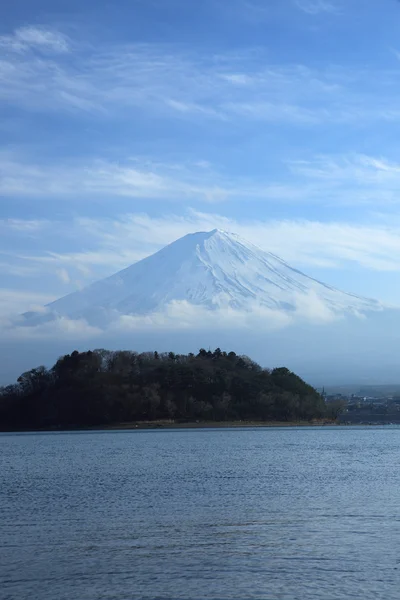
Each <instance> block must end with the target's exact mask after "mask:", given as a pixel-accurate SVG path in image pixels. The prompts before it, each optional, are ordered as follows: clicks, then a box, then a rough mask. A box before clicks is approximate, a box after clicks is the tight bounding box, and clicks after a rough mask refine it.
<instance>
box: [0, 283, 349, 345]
mask: <svg viewBox="0 0 400 600" xmlns="http://www.w3.org/2000/svg"><path fill="white" fill-rule="evenodd" d="M296 306H297V308H296V310H294V311H293V312H291V313H288V312H286V311H284V310H279V309H270V308H266V307H264V306H261V305H259V304H257V303H254V304H253V305H252V306H250V307H249V310H248V311H240V310H236V309H233V308H231V307H229V306H224V307H223V308H219V309H216V310H209V309H207V308H204V307H201V306H196V305H193V304H191V303H189V302H187V301H173V302H170V303H169V304H168V305H166V306H165V308H164V309H163V310H161V311H157V312H153V313H150V314H148V315H120V314H118V313H116V314H113V315H110V318H109V320H107V321H104V322H102V323H101V324H100V323H98V324H90V323H88V322H87V321H85V320H84V319H77V320H73V319H69V318H66V317H59V318H56V319H52V320H46V316H45V313H44V320H43V322H42V323H36V324H35V325H29V324H26V323H23V321H22V319H21V318H20V317H18V316H16V317H15V316H14V317H13V316H11V317H10V316H9V315H8V316H7V315H5V316H3V317H2V318H1V315H0V332H1V334H2V337H3V338H7V339H18V340H22V339H27V340H28V339H58V340H60V339H61V340H63V339H77V340H79V339H91V338H93V337H98V336H100V335H102V334H106V335H108V336H109V335H113V336H115V335H117V336H121V335H126V334H129V332H133V331H136V332H151V333H153V334H154V333H156V332H160V333H161V332H179V331H190V332H193V333H195V332H196V331H203V332H204V331H206V330H209V331H213V332H216V331H219V332H224V331H228V332H230V331H232V330H233V329H234V330H235V331H248V332H252V331H258V332H260V331H265V332H268V331H276V330H280V329H283V328H286V327H289V326H292V325H298V324H301V323H310V324H315V325H325V324H328V323H331V322H332V321H337V320H338V319H340V318H342V317H343V315H340V314H337V313H334V312H332V311H331V310H329V309H328V308H327V307H326V306H325V305H324V304H323V302H322V301H321V300H319V299H318V298H317V297H316V296H314V295H313V294H312V293H311V294H309V295H304V294H299V295H298V298H296Z"/></svg>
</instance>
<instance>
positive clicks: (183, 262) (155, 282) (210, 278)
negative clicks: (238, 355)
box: [31, 230, 380, 322]
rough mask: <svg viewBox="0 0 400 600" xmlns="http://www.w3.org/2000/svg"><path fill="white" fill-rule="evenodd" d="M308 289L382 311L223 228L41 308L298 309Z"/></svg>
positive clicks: (75, 311) (85, 312)
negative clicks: (176, 305) (181, 304)
mask: <svg viewBox="0 0 400 600" xmlns="http://www.w3.org/2000/svg"><path fill="white" fill-rule="evenodd" d="M310 295H311V296H312V297H313V298H317V299H318V302H320V303H322V304H323V305H324V306H325V307H326V308H327V309H328V310H330V311H334V312H345V313H353V314H355V313H359V312H365V311H370V310H379V309H380V304H379V303H378V302H376V301H374V300H369V299H365V298H359V297H357V296H355V295H352V294H347V293H344V292H341V291H339V290H336V289H334V288H332V287H330V286H328V285H325V284H323V283H321V282H319V281H316V280H315V279H312V278H310V277H307V275H305V274H303V273H301V272H300V271H298V270H296V269H293V268H291V267H290V266H289V265H288V264H287V263H285V262H284V261H283V260H281V259H280V258H278V257H277V256H275V255H273V254H270V253H268V252H264V251H262V250H260V249H259V248H257V247H256V246H254V245H253V244H251V243H250V242H247V241H245V240H243V239H241V238H240V237H239V236H237V235H235V234H231V233H226V232H224V231H220V230H214V231H211V232H207V233H194V234H189V235H186V236H185V237H183V238H181V239H179V240H177V241H176V242H174V243H172V244H170V245H169V246H166V247H165V248H163V249H162V250H160V251H159V252H157V253H156V254H153V255H152V256H149V257H147V258H145V259H144V260H141V261H139V262H138V263H136V264H134V265H132V266H130V267H128V268H127V269H124V270H123V271H120V272H119V273H116V274H115V275H112V276H111V277H108V278H107V279H104V280H101V281H98V282H96V283H94V284H92V285H90V286H88V287H87V288H85V289H83V290H81V291H77V292H74V293H72V294H69V295H68V296H65V297H64V298H61V299H60V300H57V301H55V302H52V303H51V304H49V305H48V306H47V307H46V308H47V319H48V318H54V317H57V316H65V317H68V318H71V319H77V318H85V319H87V320H89V321H92V322H93V320H96V319H97V318H100V317H101V315H103V316H104V315H105V314H107V313H114V314H115V313H116V314H138V315H146V314H149V313H153V312H157V311H162V310H164V309H165V307H166V306H167V305H168V304H169V303H171V302H173V301H187V302H189V303H191V304H194V305H198V306H202V307H203V308H207V309H210V310H214V309H217V308H223V307H231V308H234V309H237V310H243V311H247V310H251V309H252V308H253V307H254V306H255V305H261V306H263V307H268V308H271V309H279V310H283V311H289V312H290V311H294V310H296V307H297V306H298V303H299V299H300V301H305V302H306V301H307V298H308V297H309V296H310ZM31 318H32V316H31Z"/></svg>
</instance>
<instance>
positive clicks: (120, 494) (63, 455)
mask: <svg viewBox="0 0 400 600" xmlns="http://www.w3.org/2000/svg"><path fill="white" fill-rule="evenodd" d="M399 589H400V428H398V427H376V428H375V427H374V428H373V427H366V428H351V427H343V428H341V427H337V428H293V429H291V428H290V429H280V428H279V429H208V430H206V429H196V430H159V431H132V432H130V431H123V432H114V431H112V432H111V431H109V432H74V433H21V434H1V435H0V598H1V599H2V600H25V599H30V600H32V599H36V598H38V599H40V600H54V599H56V598H57V600H67V599H68V600H100V599H107V600H131V599H146V600H155V599H160V600H161V599H162V600H167V599H178V598H179V599H180V598H182V599H185V600H200V599H213V600H214V599H215V600H217V599H218V600H225V599H227V600H228V599H239V598H240V599H243V600H245V599H249V598H257V599H274V600H275V599H276V600H278V599H279V600H286V599H287V600H297V599H298V600H310V599H318V600H330V599H332V600H333V599H338V598H340V599H346V600H349V599H351V598H357V600H360V599H362V600H368V599H371V600H372V599H374V600H377V599H382V600H383V599H384V600H390V599H396V600H397V599H398V598H399V593H400V592H399Z"/></svg>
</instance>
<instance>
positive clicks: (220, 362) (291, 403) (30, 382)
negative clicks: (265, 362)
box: [0, 348, 325, 429]
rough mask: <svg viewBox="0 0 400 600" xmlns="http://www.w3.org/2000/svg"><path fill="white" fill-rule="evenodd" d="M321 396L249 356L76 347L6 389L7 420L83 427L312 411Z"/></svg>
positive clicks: (2, 419) (3, 421) (3, 410)
mask: <svg viewBox="0 0 400 600" xmlns="http://www.w3.org/2000/svg"><path fill="white" fill-rule="evenodd" d="M324 411H325V405H324V402H323V400H322V398H321V396H320V395H319V394H318V393H317V392H316V391H315V390H314V389H313V388H312V387H311V386H309V385H307V384H306V383H305V382H304V381H303V380H302V379H300V377H298V376H297V375H295V374H294V373H292V372H291V371H289V370H288V369H284V368H280V369H274V370H273V371H270V370H267V369H262V368H261V367H260V366H259V365H258V364H256V363H255V362H253V361H252V360H251V359H250V358H248V357H247V356H237V355H236V354H235V353H234V352H229V353H226V352H223V351H222V350H221V349H220V348H217V349H216V350H215V352H211V351H210V350H204V349H201V350H200V351H199V353H198V354H197V356H195V355H194V354H189V355H179V354H175V353H174V352H169V353H164V354H162V353H158V352H147V353H142V354H138V353H136V352H127V351H118V352H110V351H108V350H95V351H94V352H91V351H89V352H81V353H79V352H76V351H75V352H73V353H72V354H70V355H66V356H64V357H62V358H60V359H59V360H58V361H57V363H56V364H55V365H54V367H53V368H52V369H50V370H47V369H46V368H45V367H39V368H36V369H32V371H29V372H27V373H24V374H23V375H21V377H19V379H18V382H17V384H16V385H12V386H8V387H6V388H2V389H0V427H2V428H3V429H7V428H36V427H60V428H65V427H75V426H76V427H82V426H90V425H93V426H96V425H107V424H112V423H119V422H128V421H144V420H146V421H153V420H157V419H175V420H179V421H191V420H192V421H194V420H200V421H224V420H232V421H233V420H256V421H261V420H279V421H282V420H284V421H289V420H298V419H302V420H304V419H306V420H308V419H312V418H318V417H321V416H323V414H324Z"/></svg>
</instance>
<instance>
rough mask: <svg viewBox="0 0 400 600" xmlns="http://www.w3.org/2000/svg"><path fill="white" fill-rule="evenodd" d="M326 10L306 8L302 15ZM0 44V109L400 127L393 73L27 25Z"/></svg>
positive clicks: (296, 123)
mask: <svg viewBox="0 0 400 600" xmlns="http://www.w3.org/2000/svg"><path fill="white" fill-rule="evenodd" d="M304 1H305V0H304ZM329 6H333V5H331V4H330V3H327V2H320V3H310V4H308V3H307V4H304V7H308V11H311V8H310V7H314V9H313V10H314V11H316V10H317V8H318V7H319V8H318V10H325V11H327V10H328V7H329ZM324 7H325V8H324ZM0 44H3V46H6V47H7V48H8V49H10V50H11V51H10V52H8V53H7V54H5V55H4V57H3V58H2V60H1V61H0V102H1V101H3V102H6V103H8V104H9V103H12V104H13V106H19V107H22V108H23V109H25V110H28V111H40V112H43V111H51V112H53V111H69V112H72V113H76V112H79V113H80V112H84V113H87V114H90V115H91V118H121V116H122V117H124V118H126V117H127V115H128V114H132V113H133V111H135V116H136V117H137V111H141V112H143V113H145V114H157V115H158V116H161V117H168V118H179V119H188V118H193V119H197V120H198V119H203V120H204V119H206V120H210V119H211V120H218V121H221V122H227V121H229V122H230V123H235V124H240V123H245V122H247V121H248V120H258V121H266V122H271V123H274V122H277V123H282V122H288V123H291V124H295V125H297V126H299V127H300V126H301V127H305V126H316V125H319V124H324V123H328V124H329V123H345V122H346V123H347V122H357V123H359V122H370V121H371V120H372V119H374V120H387V121H398V120H399V119H400V111H399V110H398V107H397V105H396V102H395V98H394V97H393V96H392V95H388V94H387V93H385V90H384V88H385V86H387V84H388V81H389V82H391V84H392V85H395V82H397V73H387V72H385V71H382V70H379V71H376V72H373V73H372V72H371V70H368V71H367V70H366V71H365V72H362V71H360V69H359V68H357V69H356V70H354V69H351V68H350V67H346V68H344V67H343V68H338V67H335V68H333V67H329V66H328V67H325V68H322V67H321V68H307V67H305V66H304V65H299V64H287V63H286V64H274V63H273V62H271V61H270V59H269V58H268V57H267V55H266V53H265V51H262V50H258V51H254V52H245V51H243V52H237V53H236V54H235V53H226V54H225V55H224V54H219V55H216V54H214V53H212V52H210V53H205V52H200V51H195V50H194V49H193V48H189V47H182V46H178V45H162V44H130V45H126V44H125V45H121V44H120V45H119V44H114V45H110V44H103V45H101V44H99V45H97V46H96V45H92V46H90V45H88V44H85V43H83V42H82V43H81V42H80V41H79V40H77V41H75V40H74V41H72V40H70V39H69V38H67V37H66V36H63V34H62V33H60V32H58V31H52V30H51V29H38V28H33V27H27V28H23V29H19V30H17V31H16V32H14V34H12V35H10V36H3V37H2V38H0ZM46 49H47V50H48V52H44V50H46ZM28 50H29V51H28ZM68 50H69V51H68ZM371 80H373V81H374V82H375V84H376V85H374V87H373V90H371ZM379 81H381V82H382V83H385V85H382V86H380V85H378V82H379Z"/></svg>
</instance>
